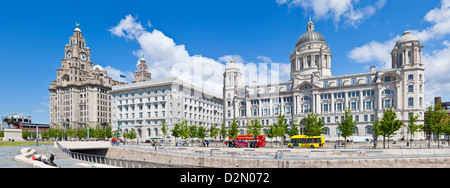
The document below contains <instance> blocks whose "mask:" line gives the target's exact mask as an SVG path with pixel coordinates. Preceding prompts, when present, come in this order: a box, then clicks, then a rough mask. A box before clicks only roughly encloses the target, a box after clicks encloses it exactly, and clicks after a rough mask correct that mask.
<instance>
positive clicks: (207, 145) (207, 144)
mask: <svg viewBox="0 0 450 188" xmlns="http://www.w3.org/2000/svg"><path fill="white" fill-rule="evenodd" d="M206 147H208V148H209V141H208V140H207V141H206Z"/></svg>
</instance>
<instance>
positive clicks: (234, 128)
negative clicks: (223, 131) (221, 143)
mask: <svg viewBox="0 0 450 188" xmlns="http://www.w3.org/2000/svg"><path fill="white" fill-rule="evenodd" d="M238 134H239V125H238V121H237V120H236V119H233V121H232V122H231V125H230V128H229V129H228V136H230V137H231V138H232V139H235V138H237V136H238Z"/></svg>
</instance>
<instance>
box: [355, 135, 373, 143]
mask: <svg viewBox="0 0 450 188" xmlns="http://www.w3.org/2000/svg"><path fill="white" fill-rule="evenodd" d="M361 142H370V140H369V138H367V137H362V136H354V137H353V143H361Z"/></svg>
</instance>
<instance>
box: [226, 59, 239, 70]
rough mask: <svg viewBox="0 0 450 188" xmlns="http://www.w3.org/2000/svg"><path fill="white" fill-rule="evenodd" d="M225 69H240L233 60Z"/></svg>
mask: <svg viewBox="0 0 450 188" xmlns="http://www.w3.org/2000/svg"><path fill="white" fill-rule="evenodd" d="M225 69H239V67H238V66H237V65H236V63H235V62H234V61H233V60H232V61H230V63H228V65H227V66H226V68H225Z"/></svg>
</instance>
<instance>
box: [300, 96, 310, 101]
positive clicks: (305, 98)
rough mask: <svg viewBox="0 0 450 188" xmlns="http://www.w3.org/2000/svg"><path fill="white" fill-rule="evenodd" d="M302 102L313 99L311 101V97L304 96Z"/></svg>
mask: <svg viewBox="0 0 450 188" xmlns="http://www.w3.org/2000/svg"><path fill="white" fill-rule="evenodd" d="M302 101H312V99H311V97H308V96H304V97H303V98H302Z"/></svg>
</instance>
